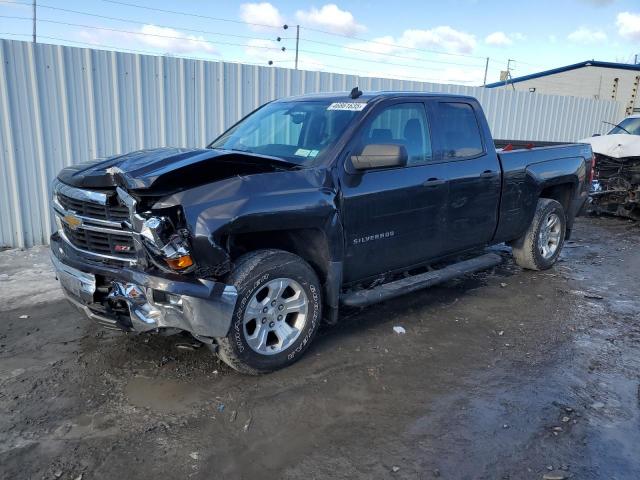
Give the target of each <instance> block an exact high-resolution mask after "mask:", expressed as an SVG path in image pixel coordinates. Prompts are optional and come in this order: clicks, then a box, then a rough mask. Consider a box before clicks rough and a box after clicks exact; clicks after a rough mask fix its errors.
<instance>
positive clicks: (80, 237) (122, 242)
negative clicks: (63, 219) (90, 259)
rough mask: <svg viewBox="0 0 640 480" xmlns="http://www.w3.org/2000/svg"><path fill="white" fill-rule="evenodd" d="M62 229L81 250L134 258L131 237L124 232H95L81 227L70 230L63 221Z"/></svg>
mask: <svg viewBox="0 0 640 480" xmlns="http://www.w3.org/2000/svg"><path fill="white" fill-rule="evenodd" d="M62 229H63V231H64V235H65V237H66V238H67V239H68V240H69V241H70V242H71V243H72V244H73V245H75V246H76V247H78V248H80V249H81V250H86V251H88V252H92V253H97V254H101V255H109V256H118V257H122V258H135V250H134V245H133V238H132V237H131V235H128V234H126V233H123V234H114V233H105V232H96V231H92V230H86V229H84V228H82V227H79V228H77V229H76V230H72V229H71V228H69V226H68V225H66V224H64V223H63V224H62Z"/></svg>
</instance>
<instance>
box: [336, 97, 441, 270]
mask: <svg viewBox="0 0 640 480" xmlns="http://www.w3.org/2000/svg"><path fill="white" fill-rule="evenodd" d="M368 144H401V145H403V146H404V147H405V148H406V150H407V155H408V159H407V165H406V166H402V167H394V168H385V169H379V170H376V169H371V170H366V171H353V170H349V168H341V169H340V171H341V174H340V175H341V178H340V180H341V190H342V197H341V211H342V216H343V225H344V231H345V239H346V240H345V241H346V246H345V253H346V255H345V268H344V279H345V281H346V282H351V281H355V280H362V279H365V278H370V277H374V276H376V275H379V274H382V273H385V272H388V271H390V270H397V269H401V268H404V267H409V266H412V265H415V264H417V263H420V262H423V261H425V260H427V259H429V258H431V257H432V256H434V255H437V254H438V253H439V252H440V251H441V249H442V238H443V234H444V230H443V228H444V210H445V206H446V201H447V183H446V181H444V180H443V179H442V178H441V174H442V172H441V168H440V166H438V165H434V164H433V163H432V158H433V152H432V148H431V128H430V126H429V122H428V119H427V114H426V109H425V105H424V103H423V102H422V101H417V100H416V101H411V100H406V99H403V100H401V101H400V100H395V101H394V100H390V101H386V102H382V103H381V104H379V105H377V106H376V107H375V108H374V110H373V111H372V112H370V113H369V115H368V119H367V120H366V121H365V123H364V124H363V127H362V128H361V129H360V131H359V132H358V133H356V135H355V137H354V140H353V142H352V145H350V147H349V148H348V150H349V151H348V153H347V157H350V155H352V154H358V153H360V152H361V151H362V149H363V148H364V146H365V145H368ZM345 161H346V162H349V158H346V159H345Z"/></svg>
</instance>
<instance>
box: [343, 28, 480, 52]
mask: <svg viewBox="0 0 640 480" xmlns="http://www.w3.org/2000/svg"><path fill="white" fill-rule="evenodd" d="M347 46H348V47H350V48H357V49H359V50H365V51H367V52H370V53H372V54H374V55H375V54H377V55H385V54H389V53H396V52H402V54H403V55H405V56H410V55H411V52H407V48H409V49H411V48H425V49H438V50H442V51H443V52H449V53H470V52H472V51H473V49H474V48H475V46H476V39H475V37H474V36H473V35H471V34H468V33H465V32H461V31H458V30H455V29H453V28H451V27H449V26H446V25H445V26H439V27H435V28H432V29H430V30H416V29H412V30H405V31H404V32H403V33H402V35H401V36H400V37H398V38H394V37H392V36H390V35H387V36H384V37H378V38H374V39H373V40H372V41H367V42H356V43H352V44H349V45H347Z"/></svg>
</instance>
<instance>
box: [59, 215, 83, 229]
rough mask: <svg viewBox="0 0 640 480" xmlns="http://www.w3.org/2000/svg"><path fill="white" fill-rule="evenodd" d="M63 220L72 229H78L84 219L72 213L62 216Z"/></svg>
mask: <svg viewBox="0 0 640 480" xmlns="http://www.w3.org/2000/svg"><path fill="white" fill-rule="evenodd" d="M62 221H63V222H64V223H66V224H67V225H68V226H69V228H70V229H71V230H76V229H77V228H78V227H79V226H80V225H82V220H80V218H78V217H76V216H75V215H72V214H69V215H65V216H64V217H62Z"/></svg>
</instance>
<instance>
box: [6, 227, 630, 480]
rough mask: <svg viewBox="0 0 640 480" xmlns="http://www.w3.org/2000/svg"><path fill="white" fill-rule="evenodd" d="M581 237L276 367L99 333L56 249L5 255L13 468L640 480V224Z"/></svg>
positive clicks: (357, 327)
mask: <svg viewBox="0 0 640 480" xmlns="http://www.w3.org/2000/svg"><path fill="white" fill-rule="evenodd" d="M566 247H567V248H566V249H565V250H564V253H563V257H562V259H561V261H560V263H559V264H558V265H557V266H556V267H555V268H554V269H552V270H550V271H547V272H543V273H539V272H537V273H536V272H527V271H522V270H521V269H520V268H518V267H516V266H514V265H513V263H512V262H511V261H510V260H509V261H507V262H505V263H504V264H503V266H501V267H499V268H498V269H496V270H495V271H493V272H487V273H482V274H477V275H474V276H469V277H465V278H463V279H460V280H457V281H454V282H450V283H448V284H446V285H444V286H441V287H438V288H434V289H431V290H428V291H424V292H422V293H420V294H418V295H413V296H411V297H408V298H400V299H397V300H394V301H390V302H387V303H384V304H381V305H379V306H376V307H370V308H368V309H365V310H362V311H352V312H347V313H345V314H344V315H343V317H344V321H343V322H342V323H341V324H340V325H339V326H338V327H334V328H329V329H325V330H324V331H323V332H321V335H320V336H319V338H317V339H316V342H315V343H314V345H313V346H312V348H311V349H310V351H309V352H308V354H307V355H306V356H305V357H304V358H303V360H302V361H300V362H299V363H297V364H296V365H294V366H293V367H291V368H289V369H287V370H285V371H281V372H277V373H275V374H272V375H267V376H262V377H246V376H241V375H239V374H237V373H235V372H233V371H231V370H230V369H229V368H227V367H226V366H224V365H223V364H221V363H219V362H218V361H217V360H216V359H215V357H213V356H211V355H210V354H209V352H208V351H206V350H205V349H199V350H197V351H194V352H189V351H187V352H184V351H179V350H176V349H175V348H174V345H175V343H176V341H177V340H175V339H173V338H160V337H133V336H126V335H123V334H117V333H105V332H102V331H99V330H98V329H97V328H96V327H95V326H94V325H92V324H90V323H89V321H88V320H86V319H85V318H84V317H83V316H81V315H80V314H79V313H78V312H77V311H76V310H75V309H74V308H73V307H71V305H70V304H68V303H67V302H66V301H65V300H63V298H62V297H61V294H60V293H59V289H58V286H57V282H56V281H55V280H53V276H52V273H51V269H50V267H49V264H48V258H47V251H46V249H44V248H42V249H33V250H30V251H25V252H21V251H15V250H10V251H5V252H2V253H0V292H1V298H2V302H1V305H0V385H1V388H0V411H1V412H2V415H1V416H0V478H7V479H23V478H34V479H40V478H63V479H67V478H68V479H78V478H83V479H94V478H97V479H101V478H109V479H114V478H116V479H118V478H121V479H128V478H154V477H158V478H176V479H184V478H196V479H198V478H202V479H204V478H206V479H218V478H220V479H222V478H224V479H227V478H229V479H235V478H245V479H253V478H261V479H269V478H277V479H282V478H284V479H293V478H345V479H347V478H348V479H353V478H397V479H431V478H437V477H439V478H447V479H467V478H469V479H471V478H473V479H476V478H483V479H484V478H486V479H507V478H509V479H529V478H531V479H541V478H543V476H544V475H546V478H574V479H637V478H640V390H639V384H640V315H639V312H640V300H639V299H638V293H639V291H640V287H639V278H640V277H639V273H640V227H639V226H637V225H634V224H630V223H628V222H626V221H622V220H618V219H611V218H599V219H593V218H591V219H581V220H580V221H579V223H578V225H577V227H576V230H575V234H574V239H573V241H572V242H571V243H569V244H568V245H567V246H566ZM24 316H27V317H26V318H25V317H24ZM397 325H400V326H403V327H404V328H405V329H406V334H404V335H400V334H396V333H394V331H393V327H394V326H397Z"/></svg>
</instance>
